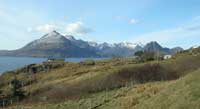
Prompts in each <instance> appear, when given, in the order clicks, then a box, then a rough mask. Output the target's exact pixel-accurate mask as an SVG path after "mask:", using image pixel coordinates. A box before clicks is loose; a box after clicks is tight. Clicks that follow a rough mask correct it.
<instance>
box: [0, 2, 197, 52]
mask: <svg viewBox="0 0 200 109" xmlns="http://www.w3.org/2000/svg"><path fill="white" fill-rule="evenodd" d="M199 10H200V0H98V1H97V0H0V38H1V40H0V49H9V50H12V49H17V48H20V47H22V46H24V45H25V44H27V43H29V42H30V41H32V40H35V39H38V38H40V37H41V36H42V35H44V34H45V33H48V32H49V31H52V30H54V29H55V30H57V31H58V32H60V33H62V34H68V35H74V36H75V37H76V38H81V39H84V40H89V41H96V42H109V43H117V42H123V41H129V42H133V43H135V42H142V43H147V42H149V41H158V42H159V43H160V44H162V45H163V46H167V47H175V46H181V47H184V48H188V47H190V46H193V45H200V12H199Z"/></svg>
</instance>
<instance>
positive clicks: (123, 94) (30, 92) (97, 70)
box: [0, 49, 200, 109]
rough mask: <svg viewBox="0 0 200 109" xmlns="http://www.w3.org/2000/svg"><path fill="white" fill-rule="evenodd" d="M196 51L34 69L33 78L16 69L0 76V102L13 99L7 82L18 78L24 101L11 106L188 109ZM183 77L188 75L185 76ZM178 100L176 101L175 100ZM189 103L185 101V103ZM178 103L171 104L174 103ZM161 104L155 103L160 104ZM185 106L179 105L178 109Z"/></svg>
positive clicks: (194, 89)
mask: <svg viewBox="0 0 200 109" xmlns="http://www.w3.org/2000/svg"><path fill="white" fill-rule="evenodd" d="M199 54H200V49H195V50H192V51H185V52H182V53H179V54H177V55H175V56H173V58H172V59H168V60H163V61H159V62H157V61H151V62H145V63H138V62H137V61H136V60H135V59H133V58H114V59H110V60H102V61H95V62H94V61H85V62H81V63H70V62H66V63H62V62H61V63H60V62H54V63H49V66H51V67H49V69H48V70H44V65H42V64H41V65H32V66H29V67H34V68H36V69H37V73H36V74H34V75H33V74H30V73H27V71H28V70H27V69H28V68H29V67H24V68H20V69H19V70H16V71H11V72H7V73H5V74H3V75H2V76H0V80H1V82H0V100H2V99H12V98H13V97H12V87H11V85H9V84H10V82H11V81H12V80H13V79H14V78H17V79H18V80H19V81H20V83H22V84H23V85H22V86H21V87H20V90H22V91H23V92H24V97H23V99H21V100H20V101H18V102H14V103H13V105H8V106H9V107H13V106H14V107H15V106H21V107H24V108H30V109H43V108H44V107H46V108H48V109H55V108H58V109H76V108H77V109H85V108H91V109H98V108H99V109H112V108H115V109H129V108H136V109H138V108H139V109H140V108H144V109H146V108H153V109H154V108H158V109H159V108H167V107H166V106H171V108H181V106H183V108H188V107H187V106H191V107H196V106H195V105H197V106H198V105H199V104H198V102H196V101H198V100H199V99H198V96H199V94H198V87H199V86H198V84H197V83H198V78H199V77H200V76H198V75H199V73H198V72H199V71H200V70H198V69H199V68H200V55H199ZM185 75H186V76H185ZM179 98H180V99H179ZM187 98H188V99H187ZM175 101H176V102H177V103H174V102H175ZM158 102H159V103H158ZM181 104H183V105H181Z"/></svg>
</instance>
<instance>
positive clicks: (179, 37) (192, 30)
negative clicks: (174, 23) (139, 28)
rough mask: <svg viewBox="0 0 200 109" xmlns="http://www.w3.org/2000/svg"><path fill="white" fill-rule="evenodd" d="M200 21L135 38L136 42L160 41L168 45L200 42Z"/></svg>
mask: <svg viewBox="0 0 200 109" xmlns="http://www.w3.org/2000/svg"><path fill="white" fill-rule="evenodd" d="M199 35H200V19H199V20H196V21H195V22H194V21H191V22H190V23H189V24H187V25H184V26H179V27H176V28H171V29H165V30H161V31H155V32H151V33H146V34H142V35H139V36H136V37H134V38H133V39H132V40H133V41H134V42H143V43H147V42H150V41H158V42H159V43H163V44H167V43H171V42H174V41H179V43H181V42H187V41H191V40H193V39H196V40H200V37H199Z"/></svg>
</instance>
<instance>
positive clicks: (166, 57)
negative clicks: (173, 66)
mask: <svg viewBox="0 0 200 109" xmlns="http://www.w3.org/2000/svg"><path fill="white" fill-rule="evenodd" d="M171 58H172V55H164V59H171Z"/></svg>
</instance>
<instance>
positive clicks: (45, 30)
mask: <svg viewBox="0 0 200 109" xmlns="http://www.w3.org/2000/svg"><path fill="white" fill-rule="evenodd" d="M56 28H57V27H56V26H55V25H53V24H45V25H40V26H37V27H36V28H28V29H27V30H28V31H29V32H32V31H37V32H41V33H48V32H51V31H53V30H56Z"/></svg>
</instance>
